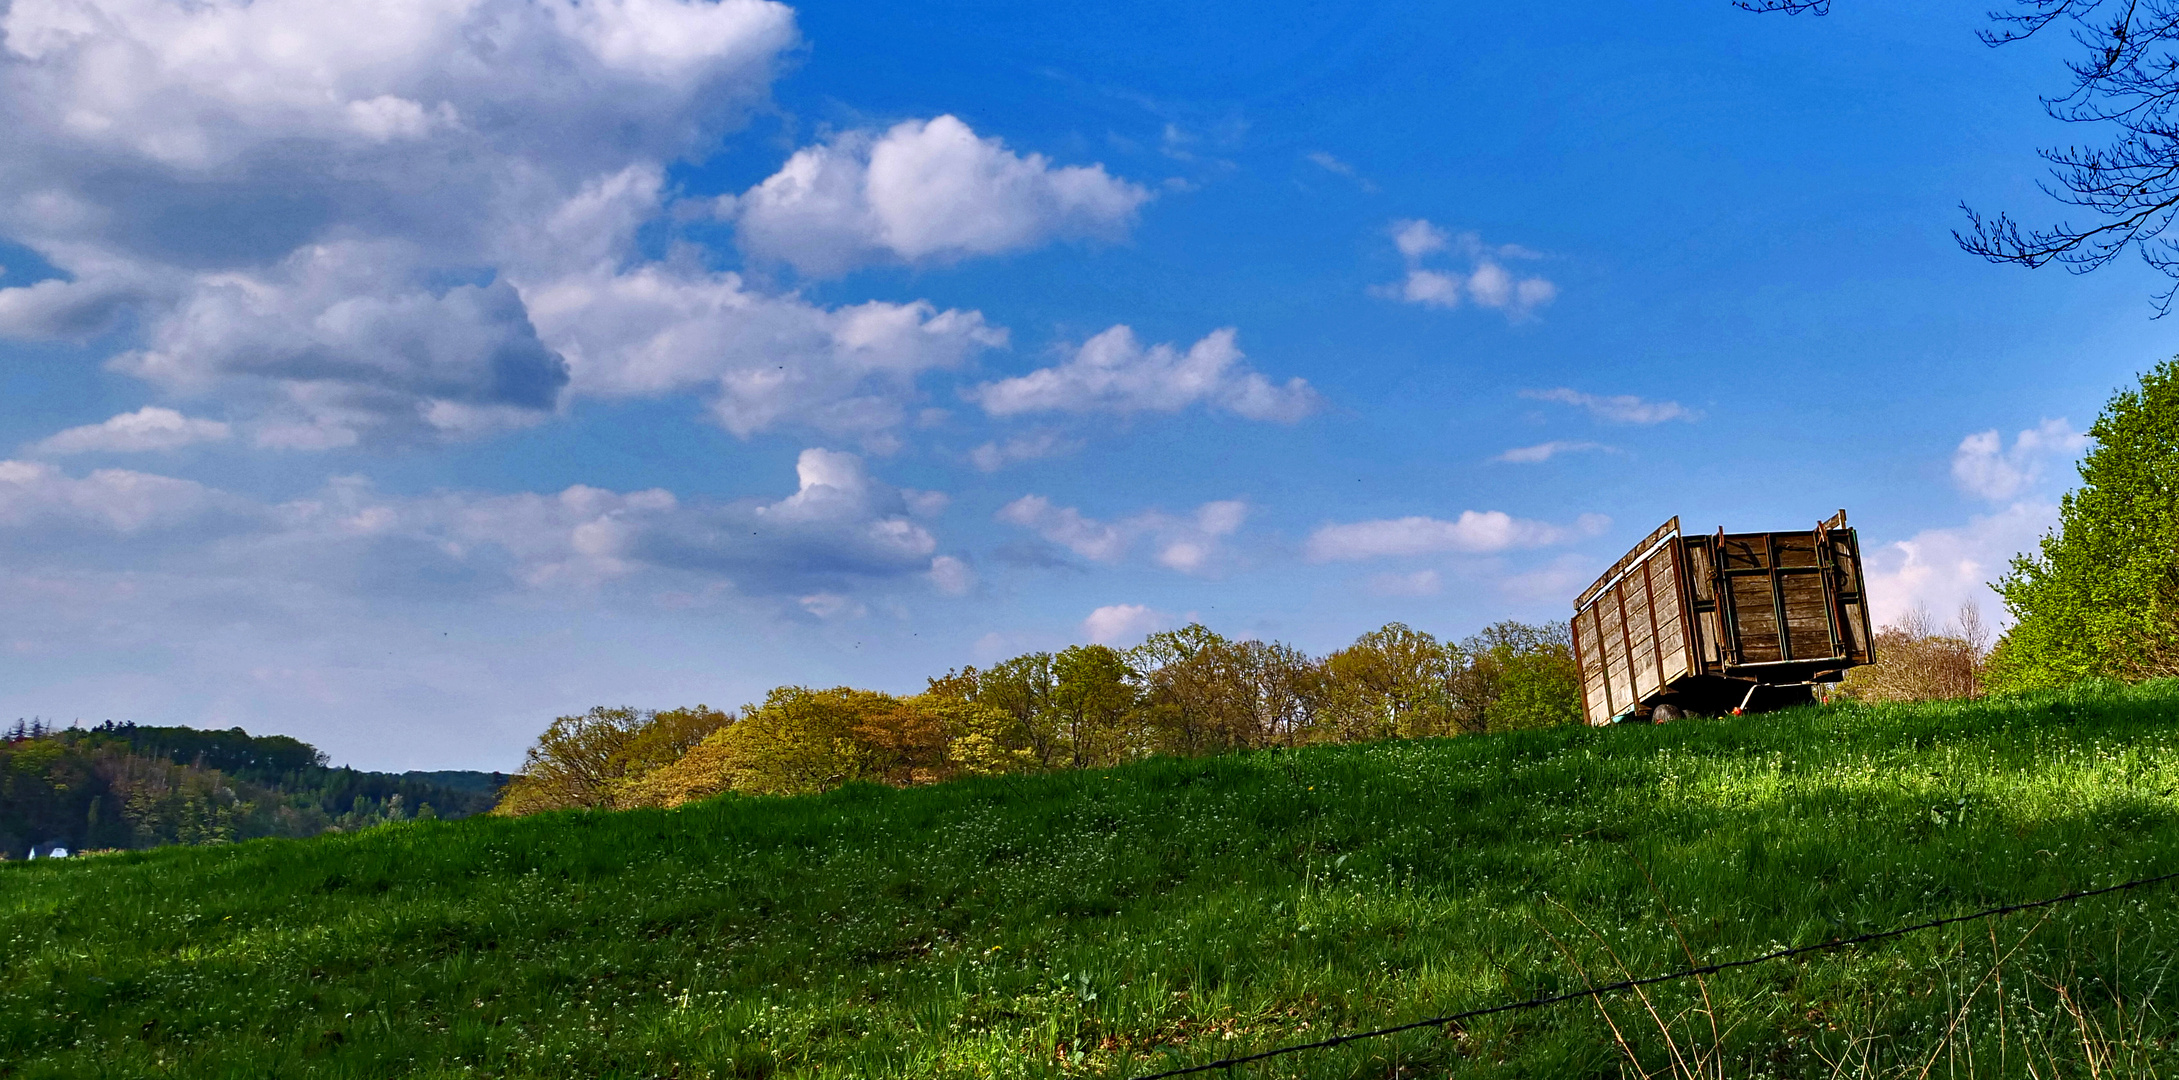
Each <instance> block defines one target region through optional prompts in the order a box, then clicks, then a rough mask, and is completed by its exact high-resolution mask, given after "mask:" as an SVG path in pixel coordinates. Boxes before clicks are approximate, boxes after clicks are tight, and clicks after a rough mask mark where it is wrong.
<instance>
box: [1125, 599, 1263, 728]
mask: <svg viewBox="0 0 2179 1080" xmlns="http://www.w3.org/2000/svg"><path fill="white" fill-rule="evenodd" d="M1127 659H1128V663H1129V664H1130V665H1131V666H1132V667H1133V668H1134V669H1135V677H1136V679H1137V680H1138V681H1139V682H1140V683H1141V685H1142V693H1143V707H1144V711H1143V716H1144V720H1145V722H1146V724H1147V725H1148V727H1149V728H1150V729H1151V730H1152V731H1153V732H1154V733H1155V738H1156V742H1157V748H1158V749H1160V750H1163V751H1165V752H1167V753H1172V754H1181V755H1188V756H1193V755H1197V754H1214V753H1217V752H1219V751H1221V750H1231V749H1235V748H1239V747H1246V746H1251V745H1255V744H1254V742H1253V741H1252V740H1253V736H1254V733H1255V731H1256V703H1255V700H1254V694H1253V692H1252V690H1251V687H1250V686H1249V684H1248V681H1247V678H1246V671H1245V664H1244V662H1243V658H1242V656H1241V655H1240V653H1239V652H1238V651H1237V650H1236V649H1235V647H1234V643H1233V642H1231V641H1228V640H1226V639H1225V638H1224V637H1223V636H1220V635H1219V634H1217V633H1216V632H1214V631H1212V630H1211V629H1210V628H1209V627H1207V626H1204V625H1203V624H1201V623H1189V624H1188V625H1186V626H1183V627H1181V628H1180V629H1178V630H1166V631H1161V632H1159V633H1155V634H1152V635H1150V636H1149V637H1148V638H1145V639H1143V643H1142V644H1141V645H1138V646H1136V647H1135V648H1133V649H1131V650H1129V651H1128V654H1127Z"/></svg>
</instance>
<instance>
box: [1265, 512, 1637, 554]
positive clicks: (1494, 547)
mask: <svg viewBox="0 0 2179 1080" xmlns="http://www.w3.org/2000/svg"><path fill="white" fill-rule="evenodd" d="M1610 524H1611V519H1609V518H1606V517H1604V516H1603V515H1601V514H1583V515H1582V516H1581V517H1580V518H1579V519H1578V520H1576V521H1575V523H1574V524H1573V525H1571V526H1565V525H1552V524H1549V523H1547V522H1542V521H1533V520H1529V519H1527V518H1517V517H1514V516H1512V515H1510V514H1507V513H1505V512H1504V511H1500V510H1489V511H1483V512H1480V513H1479V512H1477V511H1474V510H1464V511H1461V514H1460V517H1459V518H1457V519H1455V520H1452V521H1446V520H1443V519H1440V518H1432V517H1404V518H1389V519H1382V520H1377V521H1357V522H1352V523H1348V524H1334V525H1324V526H1320V527H1319V528H1318V529H1317V530H1316V531H1315V532H1313V533H1311V534H1309V541H1308V543H1307V545H1306V547H1305V551H1306V553H1307V555H1308V558H1309V559H1310V560H1311V561H1313V562H1352V561H1359V560H1364V559H1382V558H1400V557H1406V556H1415V555H1431V554H1437V553H1441V552H1456V553H1460V554H1468V555H1479V554H1489V553H1493V552H1500V551H1508V550H1512V549H1515V548H1535V547H1546V546H1549V545H1552V544H1558V543H1564V542H1566V541H1568V540H1572V539H1578V538H1581V537H1585V536H1594V535H1596V534H1597V533H1599V532H1602V531H1603V530H1604V529H1605V528H1606V527H1607V526H1609V525H1610Z"/></svg>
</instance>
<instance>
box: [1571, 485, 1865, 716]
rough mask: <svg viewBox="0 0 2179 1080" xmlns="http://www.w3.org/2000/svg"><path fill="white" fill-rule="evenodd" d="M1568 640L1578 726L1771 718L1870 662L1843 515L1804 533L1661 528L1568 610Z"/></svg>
mask: <svg viewBox="0 0 2179 1080" xmlns="http://www.w3.org/2000/svg"><path fill="white" fill-rule="evenodd" d="M1573 630H1574V661H1575V663H1576V665H1577V666H1579V667H1580V669H1581V690H1582V696H1581V705H1582V713H1583V715H1584V716H1585V717H1586V718H1587V719H1588V721H1589V723H1591V724H1608V723H1611V722H1613V721H1615V720H1660V721H1661V720H1670V719H1674V718H1676V717H1679V716H1681V715H1683V714H1686V713H1712V714H1715V713H1723V712H1727V711H1745V710H1748V709H1751V708H1755V709H1770V708H1782V707H1784V706H1787V705H1793V704H1799V703H1801V702H1805V701H1808V700H1811V699H1812V697H1813V696H1814V688H1815V684H1817V683H1822V682H1837V681H1838V680H1839V679H1841V678H1843V677H1844V676H1845V674H1846V669H1847V668H1850V667H1854V666H1856V665H1859V664H1866V663H1869V662H1870V661H1871V660H1872V659H1874V654H1873V653H1872V651H1871V648H1872V647H1871V644H1870V633H1869V606H1868V603H1867V601H1866V598H1865V597H1864V596H1863V593H1862V567H1861V547H1860V545H1859V543H1858V542H1857V541H1856V540H1855V539H1854V530H1852V529H1849V528H1847V527H1846V511H1844V510H1841V511H1839V512H1838V514H1837V515H1836V516H1834V517H1832V518H1831V519H1830V520H1828V521H1824V522H1821V523H1819V524H1818V525H1817V526H1816V527H1815V528H1814V529H1811V530H1809V531H1807V532H1762V533H1728V532H1726V531H1725V530H1724V529H1723V528H1720V529H1718V531H1717V532H1716V533H1714V534H1712V535H1709V536H1700V535H1697V536H1685V535H1682V534H1681V533H1680V519H1679V518H1673V519H1672V520H1671V521H1668V522H1665V523H1664V524H1663V525H1661V526H1658V528H1657V531H1655V532H1653V533H1650V534H1649V537H1648V538H1647V539H1645V540H1643V541H1642V542H1641V543H1639V544H1637V545H1635V547H1634V550H1632V551H1629V552H1627V554H1626V557H1625V558H1622V559H1620V560H1619V561H1618V562H1617V563H1615V564H1613V566H1612V568H1611V569H1610V570H1607V571H1605V573H1604V576H1603V577H1600V578H1598V579H1597V580H1596V584H1594V585H1591V586H1589V588H1588V590H1587V591H1585V592H1583V593H1582V594H1581V596H1580V598H1579V599H1576V600H1575V601H1574V627H1573Z"/></svg>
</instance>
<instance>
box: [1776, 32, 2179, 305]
mask: <svg viewBox="0 0 2179 1080" xmlns="http://www.w3.org/2000/svg"><path fill="white" fill-rule="evenodd" d="M1733 6H1735V7H1738V8H1741V9H1742V10H1746V11H1758V12H1781V11H1782V12H1785V13H1787V14H1800V13H1803V12H1806V13H1809V14H1812V15H1824V14H1828V13H1829V11H1830V8H1831V5H1830V2H1829V0H1735V2H1734V5H1733ZM1989 19H1990V25H1989V26H1988V27H1986V28H1984V29H1983V30H1981V31H1979V32H1978V36H1980V37H1981V39H1982V41H1983V43H1984V44H1987V45H1990V46H1993V47H1994V46H2000V45H2007V44H2011V43H2013V42H2016V41H2023V40H2026V39H2027V38H2030V37H2033V36H2035V35H2036V34H2038V33H2042V32H2043V31H2045V30H2046V29H2048V28H2049V27H2050V26H2051V25H2052V24H2054V23H2059V22H2064V23H2067V24H2069V26H2070V27H2071V37H2072V39H2073V41H2074V42H2075V44H2077V45H2078V46H2079V47H2080V50H2081V52H2080V55H2079V56H2078V57H2076V58H2075V59H2073V60H2070V61H2068V62H2067V63H2066V70H2067V72H2068V73H2069V74H2070V75H2071V76H2072V79H2071V82H2072V85H2071V86H2070V87H2069V88H2068V89H2067V90H2066V92H2065V93H2063V94H2060V95H2058V96H2056V97H2044V98H2042V99H2041V101H2042V105H2043V110H2044V112H2046V113H2048V114H2049V115H2050V116H2051V117H2052V118H2053V119H2057V120H2062V121H2065V122H2067V123H2071V124H2085V125H2090V126H2092V127H2099V128H2101V129H2103V130H2104V132H2105V133H2106V134H2107V135H2108V141H2107V142H2104V143H2102V144H2101V145H2089V146H2063V147H2047V148H2045V149H2043V150H2042V151H2040V154H2041V156H2042V158H2043V160H2044V161H2045V162H2047V163H2048V164H2049V165H2050V175H2051V182H2049V183H2045V184H2043V185H2042V187H2043V190H2044V192H2045V193H2047V194H2049V195H2050V196H2051V197H2052V198H2054V199H2056V200H2057V201H2058V202H2060V203H2063V204H2065V205H2067V206H2071V207H2075V208H2077V209H2080V210H2084V211H2086V212H2087V216H2088V220H2089V224H2086V225H2074V224H2072V223H2070V222H2068V223H2061V224H2058V225H2053V226H2050V227H2048V228H2023V227H2021V226H2020V225H2019V223H2017V222H2016V221H2014V220H2013V218H2012V217H2011V216H2010V215H2007V214H2004V213H1999V214H1997V215H1996V216H1994V217H1985V216H1983V215H1982V214H1980V213H1977V212H1976V211H1975V210H1974V209H1972V208H1970V207H1967V206H1964V205H1963V206H1962V207H1961V209H1962V210H1964V211H1965V212H1966V214H1967V227H1966V228H1965V229H1962V230H1958V231H1955V232H1954V233H1953V234H1952V235H1953V238H1954V239H1955V240H1957V241H1958V242H1959V245H1960V247H1961V248H1962V249H1964V250H1966V251H1968V252H1970V253H1972V254H1975V255H1980V256H1982V257H1983V258H1985V259H1988V260H1990V261H1991V262H1998V263H2015V264H2018V265H2020V266H2027V267H2038V266H2046V265H2049V264H2051V263H2057V264H2058V265H2060V266H2063V267H2065V268H2066V270H2067V271H2069V272H2071V273H2076V274H2085V273H2087V272H2089V271H2091V270H2095V269H2098V268H2100V267H2102V266H2104V265H2105V264H2107V263H2109V262H2110V261H2111V260H2113V259H2115V258H2117V257H2119V256H2120V255H2121V254H2124V253H2125V251H2126V249H2127V248H2128V247H2132V248H2133V249H2134V250H2135V251H2137V252H2138V253H2140V255H2141V258H2142V261H2143V262H2145V263H2147V264H2148V266H2149V267H2150V268H2151V269H2153V270H2155V271H2157V272H2158V273H2160V274H2162V275H2164V276H2165V278H2167V279H2168V280H2169V281H2170V282H2171V286H2170V287H2168V288H2166V289H2164V290H2163V291H2161V292H2159V293H2157V294H2156V295H2155V297H2154V298H2153V304H2154V306H2155V308H2156V312H2157V314H2158V316H2162V315H2164V314H2166V313H2167V312H2169V311H2170V310H2171V305H2172V301H2173V297H2174V294H2175V293H2179V243H2175V242H2174V241H2172V240H2167V239H2165V238H2164V233H2165V232H2166V231H2167V230H2169V229H2170V228H2171V227H2172V224H2173V220H2174V218H2175V217H2179V0H2013V6H2012V8H2011V9H2010V10H2004V11H1993V12H1990V13H1989Z"/></svg>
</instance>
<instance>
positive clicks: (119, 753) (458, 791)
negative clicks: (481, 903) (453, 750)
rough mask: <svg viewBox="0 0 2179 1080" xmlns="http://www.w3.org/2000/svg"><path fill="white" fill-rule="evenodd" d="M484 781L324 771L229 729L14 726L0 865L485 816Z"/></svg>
mask: <svg viewBox="0 0 2179 1080" xmlns="http://www.w3.org/2000/svg"><path fill="white" fill-rule="evenodd" d="M506 782H507V778H506V777H505V776H503V775H501V774H498V773H486V772H456V771H439V772H407V773H382V772H364V771H361V770H358V769H350V768H345V767H343V768H333V767H331V766H329V765H328V764H327V763H326V756H325V754H324V753H322V752H320V751H319V750H318V748H317V747H314V746H312V745H310V744H309V743H306V742H303V741H301V740H299V739H292V738H289V737H288V736H285V735H251V734H250V733H249V732H247V731H244V730H242V729H241V728H230V729H228V730H226V731H200V730H198V729H196V728H186V727H144V726H139V725H137V724H131V723H119V724H117V723H114V722H112V721H108V722H106V723H103V724H100V725H98V726H97V727H91V728H84V727H68V728H56V727H49V726H47V725H46V724H44V723H43V722H38V721H32V722H25V721H21V720H18V721H16V723H15V726H14V728H13V729H11V730H9V731H8V732H7V734H6V738H5V740H4V741H0V858H10V859H20V858H22V857H24V856H25V855H26V854H28V853H29V851H30V849H31V847H32V846H33V845H37V844H47V843H55V842H57V843H59V844H60V845H62V846H64V847H66V848H68V849H69V850H70V851H73V852H81V851H95V850H101V849H121V848H147V847H158V846H160V845H163V844H209V843H221V842H224V841H230V840H249V839H254V838H256V837H261V836H315V835H317V834H319V833H323V832H330V831H346V830H351V829H360V828H365V827H368V826H371V825H378V824H383V823H385V822H389V821H407V820H412V819H416V818H431V817H440V818H458V817H467V816H468V815H470V814H476V813H482V812H483V811H485V810H489V809H491V807H492V804H493V803H494V802H495V801H496V800H497V799H498V797H499V789H500V788H501V787H502V786H504V785H505V784H506Z"/></svg>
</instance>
